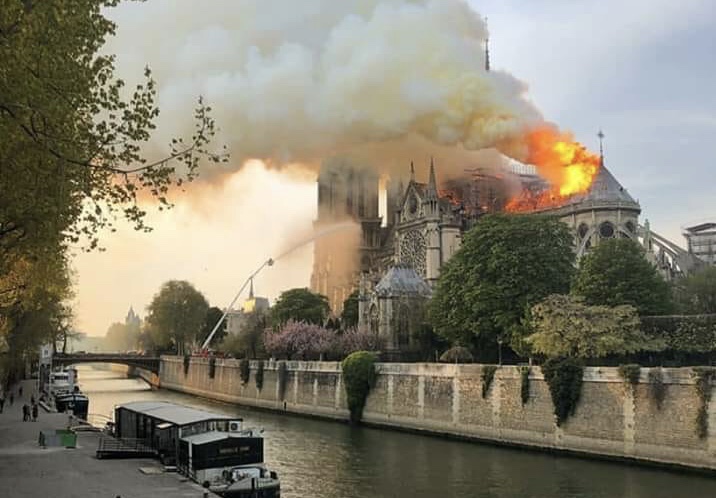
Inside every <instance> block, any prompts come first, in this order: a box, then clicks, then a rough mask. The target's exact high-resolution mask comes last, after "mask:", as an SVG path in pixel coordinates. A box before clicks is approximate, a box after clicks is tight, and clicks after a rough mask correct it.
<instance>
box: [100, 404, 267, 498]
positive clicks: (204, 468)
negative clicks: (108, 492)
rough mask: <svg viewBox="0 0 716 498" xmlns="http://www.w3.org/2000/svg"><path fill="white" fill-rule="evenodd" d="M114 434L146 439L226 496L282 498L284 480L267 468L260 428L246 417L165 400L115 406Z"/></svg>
mask: <svg viewBox="0 0 716 498" xmlns="http://www.w3.org/2000/svg"><path fill="white" fill-rule="evenodd" d="M114 431H115V435H116V437H118V438H120V439H123V440H142V441H143V442H144V444H145V445H147V446H148V447H150V448H152V449H153V450H155V451H156V453H157V454H158V455H159V458H160V459H161V460H162V462H164V463H165V464H170V465H176V468H177V470H178V471H179V472H181V473H182V474H184V475H186V476H187V477H189V478H191V479H192V480H194V481H195V482H197V483H199V484H200V485H202V486H204V487H205V488H208V489H209V490H210V491H212V492H214V493H216V494H218V495H220V496H224V497H226V498H279V497H280V496H281V492H280V481H279V479H278V476H277V475H276V473H275V472H272V471H270V470H269V469H267V468H266V466H265V465H264V462H263V458H264V445H263V443H264V440H263V435H262V433H261V431H257V430H255V429H245V428H244V427H243V420H242V419H237V418H232V417H227V416H224V415H218V414H215V413H211V412H207V411H204V410H199V409H196V408H190V407H187V406H182V405H176V404H174V403H168V402H163V401H138V402H133V403H125V404H123V405H120V406H117V407H116V408H115V413H114Z"/></svg>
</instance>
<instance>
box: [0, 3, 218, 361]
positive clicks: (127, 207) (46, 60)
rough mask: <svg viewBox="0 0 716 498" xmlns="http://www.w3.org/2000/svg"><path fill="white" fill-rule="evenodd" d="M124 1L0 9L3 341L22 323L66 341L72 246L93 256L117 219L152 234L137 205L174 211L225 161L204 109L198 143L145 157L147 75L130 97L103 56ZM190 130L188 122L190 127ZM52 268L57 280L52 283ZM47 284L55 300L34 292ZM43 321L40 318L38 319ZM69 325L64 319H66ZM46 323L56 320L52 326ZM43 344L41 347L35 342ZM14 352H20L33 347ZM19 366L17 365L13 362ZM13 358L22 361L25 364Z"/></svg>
mask: <svg viewBox="0 0 716 498" xmlns="http://www.w3.org/2000/svg"><path fill="white" fill-rule="evenodd" d="M119 3H120V0H42V1H31V0H23V1H20V0H0V61H2V62H1V63H0V137H2V138H1V139H0V334H2V335H3V336H5V339H6V342H7V336H9V335H13V336H15V335H16V334H17V333H18V330H20V329H25V327H24V325H23V324H22V321H23V320H24V319H29V318H30V317H34V318H33V320H34V319H35V318H37V317H38V316H39V315H42V316H45V317H47V319H48V322H47V323H48V324H51V323H54V325H52V326H50V325H48V326H47V327H41V328H40V329H33V331H35V330H40V331H41V332H38V333H37V334H35V333H33V334H31V336H32V338H33V340H32V342H33V343H34V342H37V341H45V340H48V339H53V338H54V337H53V336H52V334H58V333H59V334H61V335H62V337H64V338H66V337H67V336H68V335H67V334H68V331H69V330H70V329H69V328H68V327H64V325H63V327H64V331H59V332H58V329H57V327H58V326H60V324H62V323H66V322H67V317H66V315H67V309H65V310H64V311H63V310H61V309H60V308H59V307H56V306H54V304H52V303H53V302H55V303H62V302H65V301H66V294H67V293H68V292H69V289H70V287H71V286H70V282H69V281H70V275H69V271H68V270H67V265H66V263H65V262H64V261H63V260H64V259H66V255H67V250H68V246H69V245H77V244H81V245H82V246H84V247H85V248H86V249H88V250H89V249H93V248H96V247H97V244H98V233H99V232H100V231H101V230H102V229H106V228H110V227H111V225H112V223H113V220H114V219H115V217H116V215H117V214H119V215H122V216H123V217H124V218H126V219H127V220H129V221H130V222H131V223H133V224H134V226H135V228H137V229H140V230H148V227H147V226H146V225H145V224H144V218H145V214H146V213H145V211H144V209H142V207H141V206H140V204H139V202H138V196H139V195H140V193H142V195H146V196H148V197H154V198H155V199H156V200H157V201H158V203H159V205H160V209H162V208H167V207H170V205H171V204H170V202H169V200H168V197H167V194H168V192H169V189H170V187H171V186H175V185H181V184H183V183H184V182H186V181H190V180H192V179H193V178H194V177H195V176H196V175H197V172H198V166H199V161H200V160H201V159H203V158H206V159H208V160H210V161H222V160H226V157H225V155H223V154H215V153H213V152H211V151H209V150H208V144H209V140H210V139H211V137H212V136H213V135H214V132H215V128H214V122H213V120H212V119H211V117H210V109H209V108H208V107H207V106H205V105H204V104H203V103H202V102H201V101H199V103H198V105H197V107H196V112H195V114H194V116H193V120H194V123H195V131H194V133H193V134H192V137H191V138H190V139H188V140H186V141H185V140H183V139H181V138H176V139H173V140H172V141H171V142H170V143H169V144H168V146H167V150H166V154H165V155H164V157H162V156H161V155H158V156H157V157H156V158H155V159H154V160H149V159H148V157H146V156H145V155H144V154H143V153H142V147H143V146H144V145H145V144H146V143H147V142H148V140H149V139H150V137H151V133H152V131H153V130H154V128H155V124H154V121H155V119H156V117H157V115H158V114H159V110H158V108H157V106H156V105H155V100H156V83H155V82H154V80H153V79H152V77H151V72H150V71H149V69H147V70H146V71H145V78H144V80H143V82H142V83H141V84H140V85H138V86H136V87H135V88H125V84H124V82H123V81H122V80H120V79H118V78H116V77H115V75H114V56H112V55H106V54H101V53H100V50H101V48H102V47H103V46H104V45H105V42H106V40H107V38H108V37H110V36H112V35H113V34H114V32H115V25H114V23H112V22H111V21H110V20H109V19H107V18H106V17H105V13H106V11H107V9H108V8H111V7H114V6H116V5H118V4H119ZM187 117H188V118H189V119H192V117H190V116H187ZM47 261H51V262H52V264H53V265H55V266H56V267H57V268H61V269H62V272H61V273H64V275H61V274H59V273H57V272H53V277H52V278H51V279H50V278H46V277H44V276H41V278H38V273H43V272H46V267H47V266H48V265H47V264H46V262H47ZM43 279H44V280H47V281H50V283H51V286H52V287H53V288H59V287H62V289H61V290H60V291H54V290H53V292H54V297H53V299H52V300H49V301H48V300H42V299H36V297H37V294H36V293H35V292H34V291H33V288H34V287H36V286H38V282H42V281H43ZM38 314H39V315H38ZM60 315H65V318H60ZM50 317H53V318H52V320H50ZM38 334H39V335H38ZM15 339H16V338H15V337H14V338H13V340H11V341H10V343H12V344H13V345H15V346H18V345H20V344H26V345H27V347H30V343H29V342H28V341H24V340H23V341H17V340H15ZM11 354H15V353H13V352H12V351H11ZM17 354H22V353H21V352H17Z"/></svg>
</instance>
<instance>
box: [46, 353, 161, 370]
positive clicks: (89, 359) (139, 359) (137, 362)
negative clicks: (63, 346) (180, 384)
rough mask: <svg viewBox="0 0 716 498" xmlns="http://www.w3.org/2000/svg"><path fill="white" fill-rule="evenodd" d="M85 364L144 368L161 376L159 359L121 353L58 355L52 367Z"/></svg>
mask: <svg viewBox="0 0 716 498" xmlns="http://www.w3.org/2000/svg"><path fill="white" fill-rule="evenodd" d="M83 363H116V364H119V365H127V366H130V367H136V368H143V369H145V370H149V371H150V372H152V373H155V374H159V363H160V359H159V357H154V356H142V355H136V354H119V353H70V354H62V353H56V354H55V355H53V356H52V366H53V367H55V366H61V367H68V366H70V365H81V364H83Z"/></svg>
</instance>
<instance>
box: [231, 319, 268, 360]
mask: <svg viewBox="0 0 716 498" xmlns="http://www.w3.org/2000/svg"><path fill="white" fill-rule="evenodd" d="M267 326H268V316H267V314H266V313H265V312H262V311H253V312H252V313H248V314H247V315H246V317H245V319H244V321H243V323H242V326H241V329H240V330H239V331H238V333H235V334H229V335H226V336H225V337H224V340H223V341H222V343H221V346H220V347H219V349H220V350H221V351H225V352H227V353H231V354H232V355H233V356H235V357H237V358H260V357H262V356H264V354H265V349H264V333H265V331H266V327H267Z"/></svg>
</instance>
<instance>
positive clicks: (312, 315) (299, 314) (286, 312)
mask: <svg viewBox="0 0 716 498" xmlns="http://www.w3.org/2000/svg"><path fill="white" fill-rule="evenodd" d="M330 311H331V308H330V306H329V305H328V298H326V296H323V295H321V294H316V293H314V292H311V291H310V290H308V289H305V288H304V289H289V290H287V291H284V292H282V293H281V295H280V296H279V297H278V299H277V300H276V303H275V304H274V305H273V307H272V308H271V323H272V324H273V326H274V327H279V326H281V325H283V324H284V323H286V322H288V321H289V320H293V321H295V322H306V323H313V324H316V325H323V324H324V323H325V322H326V318H327V317H328V314H329V313H330Z"/></svg>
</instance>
